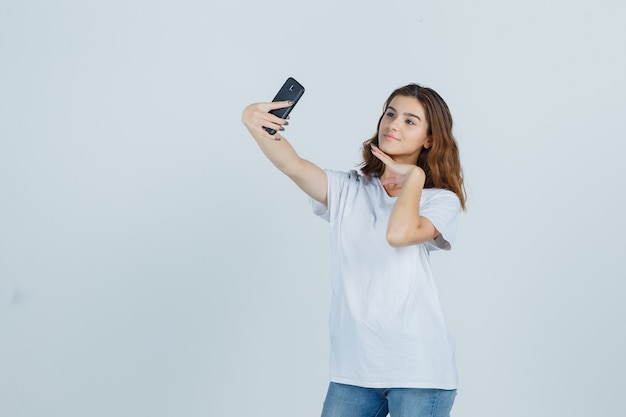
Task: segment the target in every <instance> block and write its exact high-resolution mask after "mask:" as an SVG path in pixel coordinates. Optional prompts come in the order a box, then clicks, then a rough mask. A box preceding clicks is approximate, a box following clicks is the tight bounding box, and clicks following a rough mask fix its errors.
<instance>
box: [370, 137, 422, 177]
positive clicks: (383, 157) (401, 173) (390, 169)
mask: <svg viewBox="0 0 626 417" xmlns="http://www.w3.org/2000/svg"><path fill="white" fill-rule="evenodd" d="M372 154H373V155H374V156H375V157H376V158H378V159H380V161H381V162H382V163H383V164H385V175H384V178H381V180H380V181H381V183H382V184H383V185H389V184H397V185H403V184H404V183H405V182H406V179H407V178H408V176H409V175H411V176H413V175H414V176H419V177H420V181H421V182H422V184H423V182H424V181H425V180H426V174H425V173H424V170H423V169H422V168H420V167H418V166H417V165H413V164H403V163H398V162H396V161H394V160H393V158H391V157H390V156H389V155H387V154H386V153H384V152H383V151H381V150H380V149H379V148H378V147H377V146H376V145H374V144H372Z"/></svg>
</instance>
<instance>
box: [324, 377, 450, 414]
mask: <svg viewBox="0 0 626 417" xmlns="http://www.w3.org/2000/svg"><path fill="white" fill-rule="evenodd" d="M455 396H456V390H442V389H423V388H384V389H383V388H362V387H356V386H353V385H344V384H337V383H335V382H331V383H330V386H329V387H328V393H327V394H326V400H325V401H324V409H323V410H322V417H385V416H386V415H387V413H389V415H390V416H391V417H449V416H450V410H451V409H452V404H454V397H455Z"/></svg>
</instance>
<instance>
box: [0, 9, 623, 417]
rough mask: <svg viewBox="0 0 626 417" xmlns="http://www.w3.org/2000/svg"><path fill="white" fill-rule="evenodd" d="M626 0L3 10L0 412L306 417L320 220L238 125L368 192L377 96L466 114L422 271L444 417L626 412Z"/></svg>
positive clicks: (315, 333) (317, 338)
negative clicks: (436, 325)
mask: <svg viewBox="0 0 626 417" xmlns="http://www.w3.org/2000/svg"><path fill="white" fill-rule="evenodd" d="M625 12H626V6H624V3H623V2H621V1H617V0H616V1H608V0H599V1H595V2H580V1H579V2H571V1H565V0H557V1H550V2H546V1H544V0H530V1H525V2H513V1H496V0H484V1H475V2H462V1H458V0H457V1H453V0H446V1H441V2H419V1H386V2H371V1H369V2H356V1H354V2H338V1H330V0H321V1H315V2H308V3H289V2H284V1H275V0H264V1H252V0H243V1H229V2H226V1H221V2H210V1H192V0H181V1H176V2H174V1H171V2H167V1H147V0H123V1H122V0H112V1H77V0H66V1H60V0H54V1H24V0H20V1H18V0H1V2H0V60H1V62H0V193H1V194H0V415H2V416H3V417H30V416H32V417H35V416H36V417H48V416H59V417H61V416H62V417H74V416H77V417H78V416H90V417H99V416H103V417H104V416H107V417H108V416H113V415H115V416H151V417H160V416H207V415H218V416H226V415H227V416H247V415H258V416H316V415H319V411H320V409H321V403H322V401H323V396H324V393H325V390H326V385H327V379H328V370H327V361H328V336H327V315H328V301H329V292H330V291H329V284H328V268H329V254H328V234H327V225H326V224H325V223H324V222H323V221H321V220H319V219H317V218H316V217H315V216H313V215H312V214H311V213H310V211H309V208H308V203H307V199H306V197H305V196H304V195H303V194H302V193H301V192H299V191H298V190H297V188H296V187H295V186H294V185H293V184H291V183H290V182H289V180H288V179H286V178H284V177H282V176H281V175H280V174H279V173H278V172H277V171H275V169H274V168H273V167H272V166H271V164H269V163H268V162H267V161H266V160H265V159H264V158H263V157H262V155H261V152H260V151H259V150H258V149H257V148H256V145H255V144H254V142H253V140H252V139H251V138H250V137H249V136H248V135H247V132H246V131H245V128H244V127H243V125H242V124H241V123H240V117H241V111H242V109H243V108H244V107H245V105H247V104H248V103H250V102H254V101H263V100H270V99H271V98H272V97H273V95H274V93H275V92H276V90H277V89H278V87H279V86H280V85H281V84H282V82H283V81H284V79H285V78H286V77H288V76H294V77H295V78H296V79H298V80H299V81H300V82H302V83H303V84H304V85H305V87H306V88H307V92H306V94H305V96H304V98H303V100H302V101H301V102H300V103H299V104H298V107H297V108H296V110H295V111H294V113H293V115H292V123H291V126H290V127H289V129H288V130H287V132H286V136H287V137H288V138H289V139H290V140H291V142H292V143H293V144H294V146H295V147H296V149H297V150H298V151H299V152H300V154H301V155H303V156H304V157H306V158H308V159H311V160H312V161H314V162H316V163H317V164H319V165H320V166H322V167H324V168H331V169H343V170H347V169H352V168H354V166H355V164H357V163H358V162H359V161H360V155H359V147H360V143H361V142H362V141H363V140H365V139H367V138H368V137H370V136H371V134H372V133H373V132H374V130H375V127H376V126H375V124H376V121H377V118H378V116H379V114H380V111H381V110H382V104H383V102H384V100H385V99H386V98H387V96H388V94H389V93H390V92H391V91H392V90H393V89H395V88H396V87H399V86H401V85H404V84H406V83H408V82H418V83H422V84H425V85H428V86H431V87H433V88H435V89H436V90H437V91H439V92H440V93H441V95H442V96H443V97H444V98H445V99H446V100H447V102H448V104H449V105H450V107H451V109H452V112H453V115H454V117H455V133H456V135H457V137H458V141H459V145H460V148H461V153H462V161H463V164H464V169H465V174H466V178H467V189H468V193H469V201H468V208H469V210H468V212H467V214H466V215H464V216H463V218H462V221H461V224H460V230H459V238H458V241H457V245H456V247H455V248H454V250H453V251H452V252H450V253H437V254H435V255H433V262H434V264H435V270H436V273H437V276H438V283H439V287H440V293H441V298H442V301H443V303H444V307H445V310H446V315H447V317H448V320H449V325H450V327H451V329H452V331H453V333H454V334H455V336H456V339H457V350H458V355H457V359H458V367H459V372H460V376H461V388H460V390H459V396H458V397H457V403H456V405H455V409H454V411H453V414H454V415H456V416H481V417H490V416H493V417H496V416H498V417H500V416H511V417H517V416H519V417H522V416H524V417H526V416H570V417H574V416H589V415H598V416H601V415H614V416H618V415H625V414H626V406H625V405H624V402H623V401H621V400H620V398H621V391H622V390H623V388H624V374H625V373H626V363H625V360H624V352H625V351H626V338H625V334H624V329H625V328H626V323H625V321H626V320H625V318H626V307H625V306H624V303H623V300H624V295H625V292H626V283H625V280H624V278H625V276H626V273H625V272H626V271H625V268H624V266H623V255H622V253H621V252H622V250H623V248H624V247H625V246H626V242H625V238H624V233H625V232H626V230H625V225H624V220H623V205H624V197H623V190H624V176H625V174H626V172H625V171H626V170H625V168H624V165H623V158H624V152H625V151H626V144H625V143H626V135H625V133H624V132H625V126H624V124H625V120H626V118H625V117H624V110H625V109H626V100H625V98H624V97H625V93H626V81H625V77H624V74H625V73H626V59H625V56H624V44H625V41H626V29H625V27H626V26H625V25H624V24H623V19H624V15H625Z"/></svg>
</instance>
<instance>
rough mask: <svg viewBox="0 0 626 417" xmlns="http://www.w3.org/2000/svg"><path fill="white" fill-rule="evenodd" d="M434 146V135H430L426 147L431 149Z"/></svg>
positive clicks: (425, 143)
mask: <svg viewBox="0 0 626 417" xmlns="http://www.w3.org/2000/svg"><path fill="white" fill-rule="evenodd" d="M432 146H433V137H432V136H428V139H426V142H424V149H430V148H431V147H432Z"/></svg>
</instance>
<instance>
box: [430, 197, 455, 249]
mask: <svg viewBox="0 0 626 417" xmlns="http://www.w3.org/2000/svg"><path fill="white" fill-rule="evenodd" d="M424 193H425V194H426V195H424V196H425V197H426V198H425V199H424V201H423V202H422V204H421V206H420V216H423V217H426V218H427V219H428V220H430V221H431V223H432V224H433V225H434V226H435V228H436V229H437V230H438V231H439V233H441V235H439V236H438V237H437V238H436V239H433V240H431V241H430V242H428V245H429V248H430V249H443V250H450V249H451V248H452V245H453V244H454V241H455V240H456V231H457V226H458V223H459V217H460V214H461V202H460V201H459V198H458V196H457V195H456V194H454V193H453V192H452V191H448V190H441V189H432V188H431V189H425V190H424Z"/></svg>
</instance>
